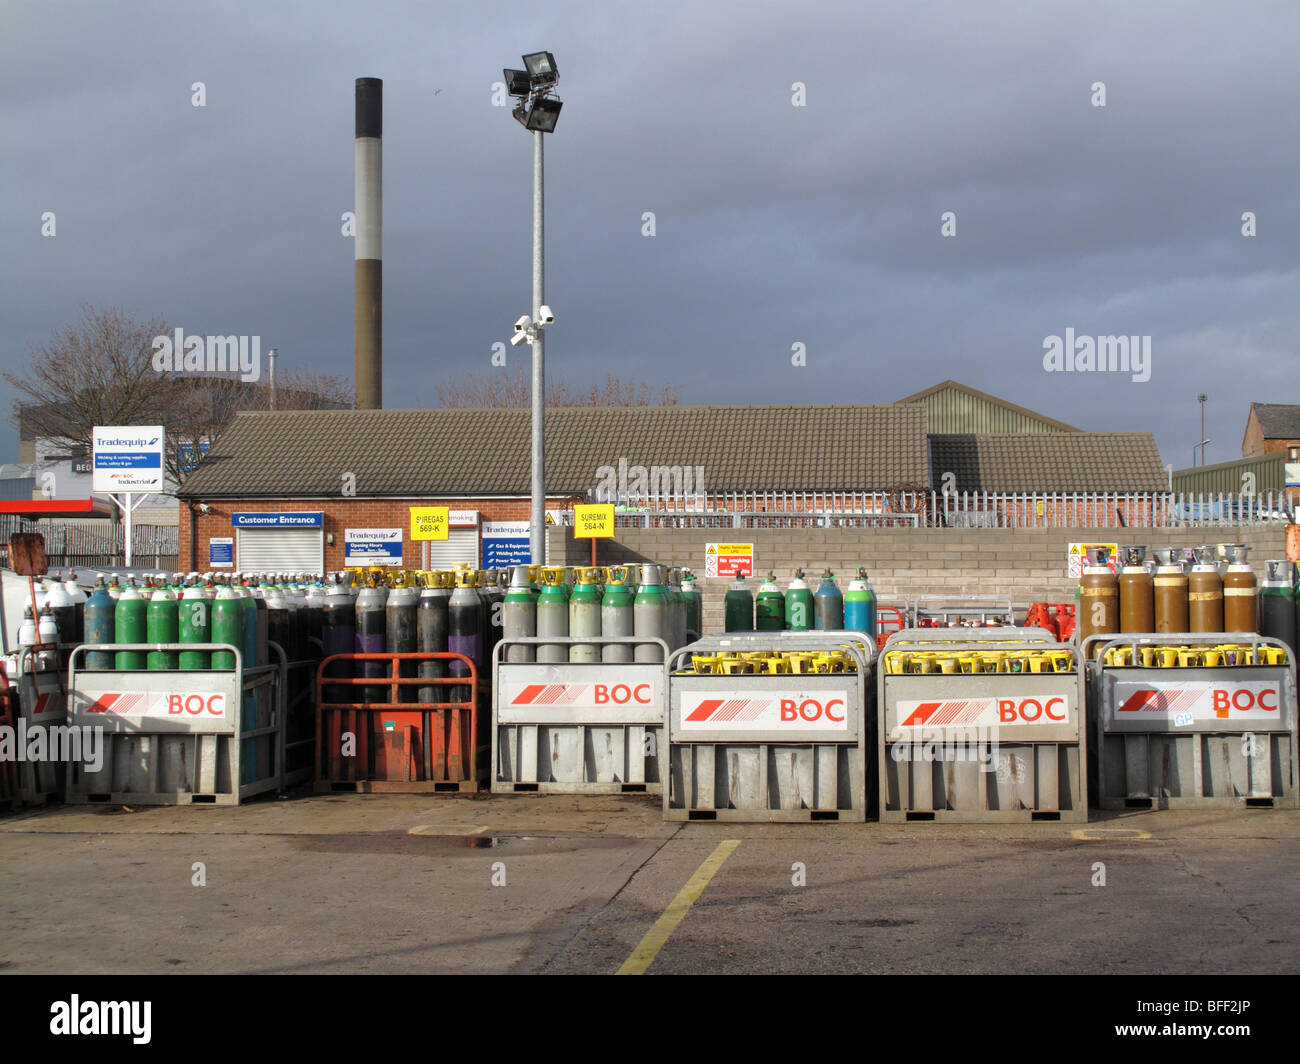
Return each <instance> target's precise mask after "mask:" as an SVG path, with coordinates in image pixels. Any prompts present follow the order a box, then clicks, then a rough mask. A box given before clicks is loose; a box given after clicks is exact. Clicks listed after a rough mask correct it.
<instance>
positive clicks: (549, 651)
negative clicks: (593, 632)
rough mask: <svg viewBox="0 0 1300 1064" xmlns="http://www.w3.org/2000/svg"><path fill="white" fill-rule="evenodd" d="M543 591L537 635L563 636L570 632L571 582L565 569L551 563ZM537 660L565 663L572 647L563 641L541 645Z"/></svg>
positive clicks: (545, 575) (547, 636)
mask: <svg viewBox="0 0 1300 1064" xmlns="http://www.w3.org/2000/svg"><path fill="white" fill-rule="evenodd" d="M541 577H542V593H541V595H540V597H539V598H538V599H537V637H538V638H539V639H542V638H551V639H555V638H562V637H566V636H568V634H569V585H568V584H567V583H565V580H564V570H563V569H560V568H555V567H553V566H548V567H546V568H544V569H542V572H541ZM537 660H538V661H543V662H549V663H552V664H554V663H555V662H563V661H568V660H569V648H568V647H567V646H565V645H564V644H562V643H542V644H539V645H538V647H537Z"/></svg>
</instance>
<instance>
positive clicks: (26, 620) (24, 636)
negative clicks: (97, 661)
mask: <svg viewBox="0 0 1300 1064" xmlns="http://www.w3.org/2000/svg"><path fill="white" fill-rule="evenodd" d="M36 640H37V632H36V622H35V621H34V620H33V619H32V604H31V602H30V601H28V603H27V604H26V605H25V606H23V623H22V624H21V625H19V627H18V646H19V647H34V646H35V645H36ZM103 657H107V658H111V657H112V655H111V654H104V655H103ZM111 667H112V666H110V668H111ZM28 668H29V669H39V668H40V663H39V660H38V659H37V658H33V659H32V663H31V665H29V666H28Z"/></svg>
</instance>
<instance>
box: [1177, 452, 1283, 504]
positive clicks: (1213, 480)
mask: <svg viewBox="0 0 1300 1064" xmlns="http://www.w3.org/2000/svg"><path fill="white" fill-rule="evenodd" d="M1247 473H1253V474H1254V480H1255V483H1254V487H1253V490H1254V491H1255V493H1256V494H1261V495H1262V494H1267V493H1268V492H1270V491H1276V492H1280V491H1285V490H1286V452H1284V451H1276V452H1274V453H1273V454H1261V455H1256V456H1255V457H1253V458H1237V459H1235V460H1233V461H1231V462H1216V463H1215V464H1214V465H1206V466H1195V467H1193V468H1190V469H1175V470H1174V491H1177V492H1188V493H1190V494H1195V495H1236V494H1238V493H1239V492H1243V491H1249V490H1252V489H1251V488H1250V486H1249V480H1247V479H1246V477H1245V474H1247Z"/></svg>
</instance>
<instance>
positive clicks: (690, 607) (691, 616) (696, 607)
mask: <svg viewBox="0 0 1300 1064" xmlns="http://www.w3.org/2000/svg"><path fill="white" fill-rule="evenodd" d="M682 602H683V604H684V605H685V606H686V638H687V639H688V640H695V639H699V638H700V637H701V636H702V635H703V634H704V627H703V622H702V620H701V618H702V616H703V613H704V610H703V605H702V603H703V596H702V595H701V594H700V588H699V585H698V584H697V583H696V582H695V574H694V573H693V572H691V570H690V569H683V570H682Z"/></svg>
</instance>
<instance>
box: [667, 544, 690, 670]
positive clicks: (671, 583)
mask: <svg viewBox="0 0 1300 1064" xmlns="http://www.w3.org/2000/svg"><path fill="white" fill-rule="evenodd" d="M667 605H668V649H669V650H676V649H677V648H678V647H680V646H685V645H686V598H685V596H684V595H683V594H682V570H681V568H680V567H679V566H676V565H674V566H670V567H669V569H668V598H667Z"/></svg>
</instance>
